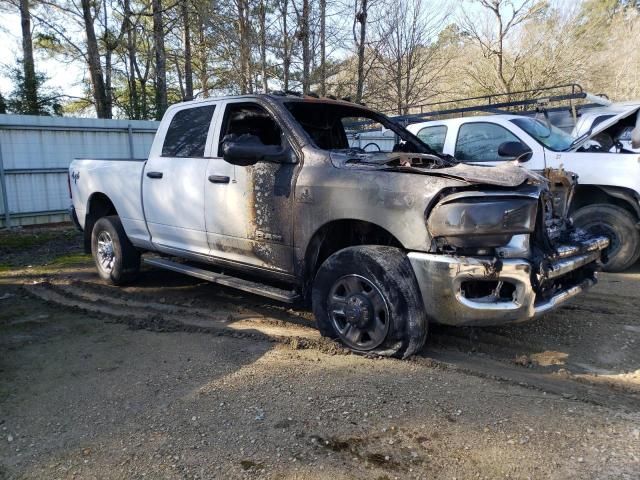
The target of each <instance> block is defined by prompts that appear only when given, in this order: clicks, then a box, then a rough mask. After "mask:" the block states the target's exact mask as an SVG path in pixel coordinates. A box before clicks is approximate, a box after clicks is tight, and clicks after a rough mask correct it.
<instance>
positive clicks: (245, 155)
mask: <svg viewBox="0 0 640 480" xmlns="http://www.w3.org/2000/svg"><path fill="white" fill-rule="evenodd" d="M222 158H223V159H224V160H225V161H226V162H229V163H230V164H232V165H238V166H240V167H248V166H250V165H255V164H256V163H258V162H260V161H267V162H277V163H293V162H292V157H291V154H290V152H289V150H288V149H287V148H285V147H282V146H280V145H265V144H264V143H262V141H261V140H260V138H259V137H257V136H255V135H251V134H243V135H239V136H235V135H227V136H225V138H224V139H223V140H222Z"/></svg>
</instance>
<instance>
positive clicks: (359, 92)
mask: <svg viewBox="0 0 640 480" xmlns="http://www.w3.org/2000/svg"><path fill="white" fill-rule="evenodd" d="M361 1H362V9H361V10H360V12H359V13H358V15H357V16H356V20H357V21H358V22H359V23H360V39H359V41H358V83H357V86H356V102H357V103H360V102H362V96H363V93H364V53H365V50H364V47H365V41H366V38H367V0H361Z"/></svg>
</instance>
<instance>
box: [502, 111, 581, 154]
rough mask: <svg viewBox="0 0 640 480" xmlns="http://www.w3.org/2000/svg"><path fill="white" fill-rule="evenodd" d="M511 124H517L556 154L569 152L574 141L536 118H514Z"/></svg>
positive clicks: (569, 136)
mask: <svg viewBox="0 0 640 480" xmlns="http://www.w3.org/2000/svg"><path fill="white" fill-rule="evenodd" d="M511 122H513V123H515V124H516V125H517V126H518V127H520V128H521V129H522V130H524V131H525V132H527V133H528V134H529V135H531V136H532V137H533V138H534V139H535V140H537V141H538V142H539V143H541V144H542V145H544V146H545V147H547V148H548V149H550V150H554V151H556V152H560V151H563V150H567V149H568V148H569V147H571V144H572V143H573V140H574V138H573V137H572V136H571V135H569V134H568V133H566V132H565V131H563V130H560V129H559V128H558V127H556V126H554V125H551V124H547V123H544V122H541V121H540V120H537V119H534V118H526V117H523V118H514V119H512V120H511Z"/></svg>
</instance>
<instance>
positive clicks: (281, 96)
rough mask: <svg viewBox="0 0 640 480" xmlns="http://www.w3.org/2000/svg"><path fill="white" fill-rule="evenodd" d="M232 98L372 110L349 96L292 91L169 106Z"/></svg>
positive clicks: (178, 104)
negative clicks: (332, 105) (333, 105)
mask: <svg viewBox="0 0 640 480" xmlns="http://www.w3.org/2000/svg"><path fill="white" fill-rule="evenodd" d="M230 99H234V100H235V99H247V100H252V99H253V100H255V99H269V100H271V101H275V102H278V103H282V102H284V101H287V102H305V103H328V104H336V105H348V106H352V107H358V108H362V109H364V110H370V111H372V110H371V109H370V108H368V107H367V106H366V105H363V104H360V103H355V102H352V101H350V100H349V99H347V98H343V99H338V98H333V97H317V96H313V95H302V94H297V93H292V92H287V93H285V92H273V93H251V94H245V95H222V96H215V97H206V98H197V99H195V100H190V101H187V102H178V103H174V104H173V105H171V106H170V107H169V108H175V107H178V106H185V105H191V104H193V105H197V104H200V103H206V102H211V101H218V100H230Z"/></svg>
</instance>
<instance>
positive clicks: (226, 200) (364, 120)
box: [69, 94, 609, 357]
mask: <svg viewBox="0 0 640 480" xmlns="http://www.w3.org/2000/svg"><path fill="white" fill-rule="evenodd" d="M358 129H360V130H367V129H377V130H383V129H388V130H392V131H393V132H394V133H395V136H396V137H397V140H396V143H395V144H394V145H393V146H392V148H391V149H384V148H382V147H381V146H380V145H377V144H375V142H368V147H369V148H370V149H371V150H370V151H365V148H364V146H363V147H362V148H358V147H354V146H350V145H349V140H348V138H347V131H349V132H354V131H355V130H358ZM372 143H373V145H372ZM69 174H70V188H71V193H72V199H73V207H72V212H71V213H72V217H73V218H75V219H76V220H77V223H78V225H79V227H80V228H81V229H83V230H84V232H85V248H86V249H87V250H89V251H91V252H92V254H93V256H94V258H95V263H96V266H97V268H98V272H99V273H100V275H101V276H102V278H104V279H105V280H106V281H109V282H112V283H115V284H122V283H125V282H128V281H132V280H133V279H134V278H135V276H136V274H137V273H138V270H139V268H140V255H141V254H142V253H145V252H155V253H157V254H160V257H158V256H152V257H147V258H146V259H145V261H146V262H147V263H149V264H151V265H154V266H156V267H161V268H166V269H169V270H174V271H178V272H182V273H185V274H188V275H193V276H196V277H198V278H203V279H206V280H210V281H212V282H217V283H219V284H222V285H227V286H231V287H235V288H238V289H241V290H245V291H248V292H251V293H255V294H259V295H264V296H267V297H270V298H272V299H276V300H279V301H283V302H294V301H298V300H303V301H310V302H311V304H312V307H313V312H314V314H315V317H316V321H317V325H318V328H319V330H320V332H321V333H322V334H323V335H325V336H328V337H332V338H339V339H340V340H341V341H342V342H343V343H344V344H345V345H346V346H348V347H349V348H351V349H353V350H354V351H357V352H371V353H376V354H379V355H395V356H402V357H406V356H408V355H411V354H412V353H414V352H416V351H417V350H419V349H420V348H421V347H422V345H423V343H424V341H425V338H426V335H427V328H428V323H429V322H440V323H445V324H450V325H497V324H504V323H510V322H518V321H524V320H528V319H530V318H533V317H534V316H537V315H541V314H543V313H545V312H547V311H549V310H551V309H553V308H555V307H557V306H558V305H560V304H562V303H563V302H565V301H566V300H568V299H569V298H572V297H573V296H575V295H577V294H579V293H580V292H582V291H583V290H584V289H586V288H588V287H590V286H591V285H593V284H594V283H595V282H596V278H595V271H596V270H597V268H598V266H599V261H600V259H601V255H602V251H603V250H604V249H605V248H606V247H607V245H608V243H609V242H608V240H607V239H606V238H605V237H602V236H597V235H586V234H584V233H582V234H581V233H579V232H575V231H574V230H573V229H572V228H571V227H570V224H569V222H568V221H567V205H568V203H569V200H570V198H571V196H572V194H573V189H574V187H575V181H574V178H573V176H572V175H571V174H567V173H565V172H564V171H558V170H548V171H546V172H545V175H546V177H545V176H542V175H538V174H534V173H532V172H529V171H527V170H526V169H523V168H521V167H519V166H517V165H512V164H504V165H501V166H500V167H487V166H474V165H465V164H461V163H457V162H454V161H452V160H451V159H448V158H445V157H443V156H440V155H438V154H436V153H435V152H434V151H433V150H432V149H430V148H429V147H428V146H427V145H426V144H424V143H423V142H421V141H420V140H419V139H418V138H417V137H415V136H414V135H412V134H411V133H409V132H408V131H407V130H406V129H404V128H402V127H400V126H399V125H397V124H396V123H394V122H392V121H390V120H389V119H388V118H387V117H385V116H383V115H381V114H379V113H376V112H374V111H372V110H369V109H366V108H363V107H361V106H359V105H356V104H353V103H349V102H344V101H336V100H329V99H317V98H309V97H307V98H301V97H298V96H290V95H284V94H282V95H276V94H272V95H250V96H242V97H224V98H216V99H207V100H202V101H197V102H188V103H182V104H178V105H174V106H172V107H171V108H169V110H168V111H167V113H166V114H165V116H164V119H163V120H162V123H161V125H160V128H159V129H158V132H157V134H156V138H155V141H154V143H153V146H152V148H151V153H150V156H149V158H148V159H141V160H140V161H122V160H119V161H109V160H92V159H84V160H75V161H74V162H72V164H71V166H70V169H69ZM552 191H553V197H552ZM552 198H554V199H555V201H552ZM230 274H232V275H230Z"/></svg>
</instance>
